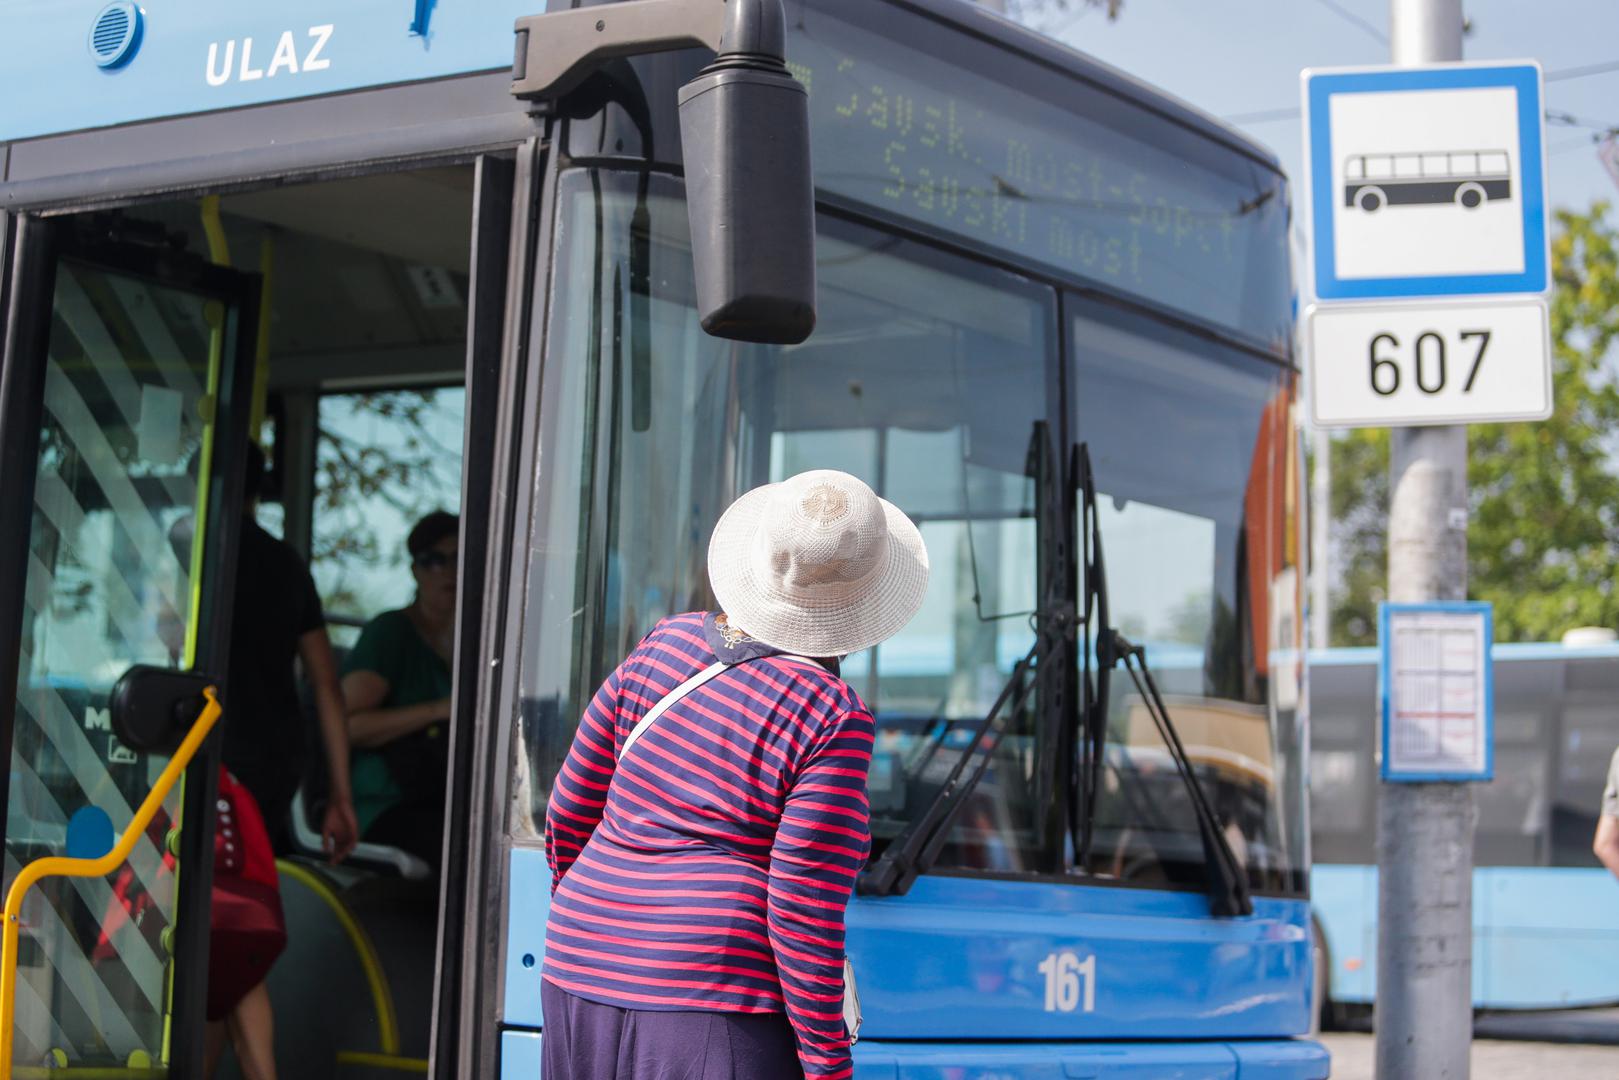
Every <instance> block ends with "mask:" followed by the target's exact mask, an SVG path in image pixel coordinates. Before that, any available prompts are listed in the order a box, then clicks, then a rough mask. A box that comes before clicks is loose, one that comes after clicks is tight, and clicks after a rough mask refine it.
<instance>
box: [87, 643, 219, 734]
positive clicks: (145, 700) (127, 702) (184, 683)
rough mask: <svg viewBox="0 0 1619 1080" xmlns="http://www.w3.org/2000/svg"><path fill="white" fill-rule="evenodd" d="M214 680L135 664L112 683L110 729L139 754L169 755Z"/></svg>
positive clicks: (109, 699) (194, 720) (201, 708)
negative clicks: (203, 693)
mask: <svg viewBox="0 0 1619 1080" xmlns="http://www.w3.org/2000/svg"><path fill="white" fill-rule="evenodd" d="M214 681H215V680H213V679H210V678H208V677H207V676H205V675H199V674H197V673H195V672H191V671H173V670H170V669H169V668H160V667H152V666H149V665H146V664H137V665H135V666H134V667H132V668H130V669H129V670H128V671H126V672H124V674H123V676H122V677H121V678H120V679H119V680H118V681H117V682H116V683H114V684H113V688H112V694H111V695H110V696H109V698H108V710H107V711H108V713H109V715H108V720H109V721H110V722H111V724H112V732H113V734H114V735H116V736H117V737H118V741H119V742H121V743H123V744H124V746H126V747H127V748H129V749H130V750H133V751H135V752H136V753H139V754H154V753H155V754H170V753H173V752H174V749H175V747H177V746H179V745H180V743H181V742H182V741H183V740H184V739H185V737H186V732H188V731H190V730H191V725H192V724H194V723H196V720H197V717H198V716H199V715H201V713H202V710H203V707H204V706H205V705H206V704H207V699H205V698H204V697H203V696H202V692H203V690H204V689H206V688H207V687H208V686H210V685H212V684H213V683H214Z"/></svg>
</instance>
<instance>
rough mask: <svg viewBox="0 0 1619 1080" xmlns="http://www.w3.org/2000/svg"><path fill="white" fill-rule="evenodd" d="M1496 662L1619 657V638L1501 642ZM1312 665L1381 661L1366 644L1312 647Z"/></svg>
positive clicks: (1493, 650)
mask: <svg viewBox="0 0 1619 1080" xmlns="http://www.w3.org/2000/svg"><path fill="white" fill-rule="evenodd" d="M1490 657H1491V659H1493V660H1494V661H1495V662H1496V663H1498V664H1499V663H1508V662H1510V661H1513V660H1614V659H1619V642H1614V643H1612V644H1605V645H1562V644H1559V643H1558V642H1555V641H1524V642H1497V643H1496V644H1495V645H1494V646H1493V647H1492V648H1491V649H1490ZM1305 663H1307V664H1308V665H1309V666H1310V667H1354V666H1355V665H1357V664H1365V665H1368V666H1369V665H1371V664H1375V663H1377V648H1376V647H1375V646H1370V645H1368V646H1363V647H1355V648H1342V649H1311V650H1310V651H1309V653H1308V654H1306V657H1305Z"/></svg>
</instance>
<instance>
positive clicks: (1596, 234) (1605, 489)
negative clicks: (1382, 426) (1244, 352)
mask: <svg viewBox="0 0 1619 1080" xmlns="http://www.w3.org/2000/svg"><path fill="white" fill-rule="evenodd" d="M1552 280H1553V296H1552V303H1551V332H1552V353H1553V369H1552V400H1553V414H1552V416H1551V418H1550V419H1549V420H1546V421H1545V422H1543V423H1524V424H1486V425H1477V426H1475V427H1473V428H1472V429H1471V431H1470V432H1469V436H1468V484H1469V504H1470V505H1469V513H1470V517H1469V523H1468V533H1467V543H1468V562H1469V567H1468V577H1469V593H1470V595H1472V596H1473V597H1476V598H1477V599H1480V600H1490V601H1493V602H1494V604H1495V632H1496V638H1497V640H1500V641H1547V640H1556V639H1557V638H1559V637H1560V636H1561V635H1562V633H1563V632H1564V631H1565V630H1568V629H1570V628H1571V627H1575V626H1587V625H1590V626H1614V627H1619V592H1616V590H1615V587H1614V584H1615V582H1614V577H1615V573H1616V572H1619V547H1616V542H1619V384H1616V380H1615V371H1614V369H1613V368H1612V366H1611V364H1610V355H1609V354H1610V352H1611V351H1612V346H1613V344H1614V341H1615V339H1616V338H1619V226H1616V224H1615V223H1614V221H1613V220H1612V219H1611V217H1610V215H1609V208H1608V205H1607V204H1606V203H1597V204H1596V205H1594V206H1593V207H1592V208H1591V210H1590V212H1589V213H1584V214H1579V213H1573V212H1571V211H1558V213H1557V233H1556V237H1555V239H1554V240H1553V242H1552ZM1388 445H1389V444H1388V433H1387V432H1386V431H1371V430H1367V431H1356V432H1352V433H1350V434H1349V435H1348V436H1346V437H1344V438H1340V439H1337V440H1335V441H1334V443H1333V447H1332V481H1333V483H1332V486H1333V506H1332V511H1333V519H1334V520H1333V532H1334V535H1333V548H1334V565H1335V566H1337V567H1339V568H1340V572H1339V576H1338V581H1337V582H1336V583H1335V584H1336V588H1335V590H1334V593H1335V595H1334V601H1333V617H1332V639H1333V641H1332V643H1333V644H1335V645H1362V644H1371V643H1373V642H1375V641H1376V639H1377V625H1376V620H1375V615H1376V610H1377V602H1378V601H1379V600H1380V599H1382V598H1383V588H1384V581H1385V578H1386V568H1387V563H1388V556H1387V546H1386V543H1385V539H1386V537H1385V532H1384V530H1385V527H1386V522H1387V515H1388Z"/></svg>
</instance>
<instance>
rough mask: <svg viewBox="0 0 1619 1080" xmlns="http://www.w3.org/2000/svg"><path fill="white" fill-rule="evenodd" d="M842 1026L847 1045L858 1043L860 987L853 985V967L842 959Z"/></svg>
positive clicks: (847, 960)
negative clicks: (847, 1041) (847, 1038)
mask: <svg viewBox="0 0 1619 1080" xmlns="http://www.w3.org/2000/svg"><path fill="white" fill-rule="evenodd" d="M843 1026H844V1027H845V1028H847V1029H848V1031H849V1045H850V1046H853V1045H854V1044H855V1043H857V1042H859V1041H860V987H858V986H856V985H855V981H854V965H853V964H851V963H849V958H848V957H847V956H845V957H844V958H843Z"/></svg>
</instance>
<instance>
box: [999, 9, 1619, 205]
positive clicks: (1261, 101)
mask: <svg viewBox="0 0 1619 1080" xmlns="http://www.w3.org/2000/svg"><path fill="white" fill-rule="evenodd" d="M1053 6H1055V5H1053ZM1464 7H1465V11H1466V14H1467V17H1468V18H1469V20H1470V21H1471V22H1472V24H1473V31H1472V33H1471V34H1470V35H1469V36H1468V37H1467V39H1466V40H1465V42H1464V45H1463V48H1464V50H1465V58H1466V59H1468V60H1524V59H1533V60H1539V61H1540V63H1541V66H1542V68H1543V69H1544V70H1545V72H1546V74H1547V81H1546V108H1547V112H1548V113H1553V114H1561V115H1565V116H1568V117H1572V118H1574V119H1575V120H1577V121H1580V122H1582V123H1584V124H1588V125H1595V126H1596V127H1597V128H1598V129H1606V128H1609V127H1614V128H1619V0H1464ZM1031 21H1032V22H1033V24H1034V25H1035V26H1036V28H1038V29H1040V30H1043V31H1044V32H1046V33H1048V34H1050V35H1051V36H1053V37H1056V38H1058V39H1060V40H1062V41H1063V42H1065V43H1066V44H1068V45H1071V46H1073V47H1074V48H1076V49H1079V50H1080V51H1082V52H1086V53H1089V54H1090V55H1092V56H1094V57H1096V58H1097V59H1099V60H1102V61H1105V62H1106V63H1109V64H1112V65H1113V66H1114V67H1117V68H1120V69H1121V70H1123V71H1126V72H1128V73H1129V74H1131V75H1133V76H1135V77H1136V78H1138V79H1141V80H1143V81H1145V82H1148V83H1151V84H1152V85H1154V86H1157V87H1160V88H1161V89H1164V90H1167V91H1169V92H1170V93H1172V94H1174V95H1176V96H1177V97H1179V98H1181V99H1183V100H1185V101H1187V102H1190V103H1191V104H1193V105H1195V106H1197V107H1198V108H1200V109H1202V110H1203V111H1205V112H1208V113H1212V114H1213V115H1215V116H1218V117H1221V118H1223V119H1226V120H1228V121H1230V122H1232V123H1233V124H1235V126H1237V127H1239V128H1241V129H1242V130H1243V131H1245V132H1247V133H1248V134H1250V135H1252V136H1253V137H1254V138H1256V139H1258V140H1259V141H1260V142H1262V143H1264V144H1265V145H1266V146H1268V147H1270V148H1271V150H1273V151H1274V152H1275V153H1276V155H1277V157H1279V158H1280V159H1281V161H1282V165H1283V167H1284V168H1285V169H1286V170H1287V173H1288V176H1289V178H1290V179H1291V180H1292V181H1293V186H1294V196H1293V205H1294V207H1295V213H1297V212H1298V209H1299V208H1300V207H1301V206H1302V202H1301V200H1300V198H1299V195H1298V190H1299V188H1300V184H1301V181H1302V177H1303V173H1302V145H1303V130H1302V122H1301V121H1300V119H1299V116H1298V112H1297V110H1298V103H1299V71H1300V69H1302V68H1305V67H1341V66H1350V65H1365V64H1386V63H1388V61H1389V46H1388V41H1387V39H1388V29H1389V3H1388V0H1124V6H1123V9H1122V10H1121V11H1120V13H1119V17H1118V18H1117V19H1115V20H1111V21H1110V20H1109V19H1108V18H1107V16H1106V14H1105V13H1103V12H1101V11H1099V10H1095V9H1081V10H1079V11H1078V12H1073V11H1070V12H1066V13H1061V14H1055V15H1047V16H1045V17H1041V18H1036V19H1033V20H1031ZM1604 64H1606V65H1609V66H1610V68H1611V70H1608V71H1606V72H1605V73H1601V74H1592V75H1587V76H1584V77H1580V78H1554V77H1553V76H1555V75H1557V74H1558V73H1559V72H1567V71H1571V70H1577V69H1581V68H1586V67H1591V66H1593V65H1604ZM1594 134H1595V131H1594V130H1593V129H1592V128H1591V127H1579V126H1573V125H1570V124H1568V123H1566V122H1563V123H1551V124H1549V125H1548V126H1547V129H1546V145H1547V154H1548V157H1547V168H1548V170H1549V173H1550V176H1549V180H1548V187H1549V191H1550V196H1551V203H1552V206H1553V207H1554V208H1565V207H1566V208H1572V209H1586V208H1588V207H1589V206H1590V204H1591V202H1592V201H1593V200H1595V199H1607V200H1609V201H1612V202H1616V203H1619V187H1616V186H1615V183H1614V181H1613V179H1612V178H1611V177H1609V175H1608V174H1607V172H1606V170H1604V169H1603V167H1602V164H1601V163H1600V162H1599V161H1598V160H1597V155H1596V143H1595V141H1594V140H1593V137H1592V136H1593V135H1594Z"/></svg>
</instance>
